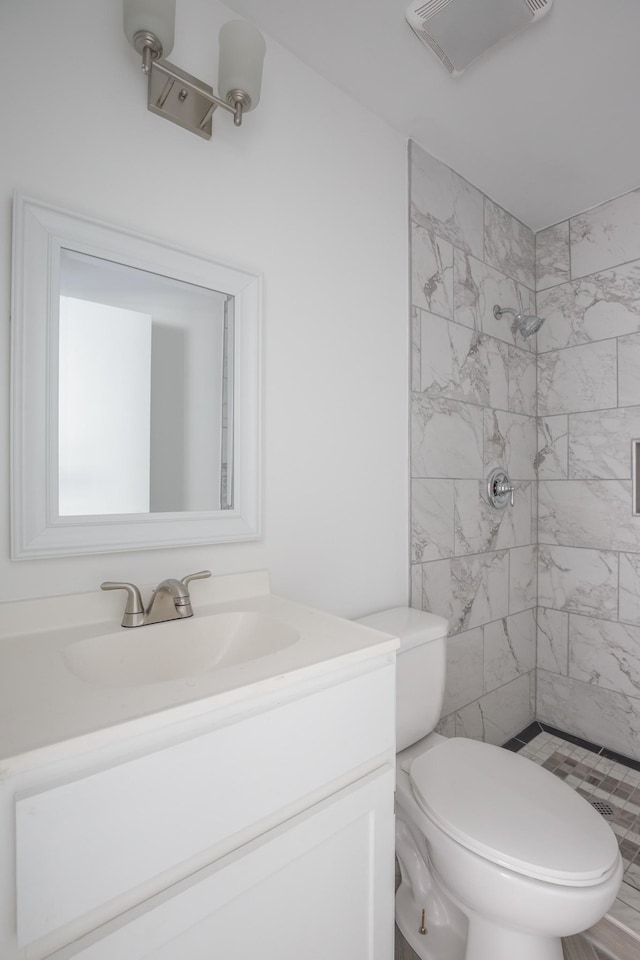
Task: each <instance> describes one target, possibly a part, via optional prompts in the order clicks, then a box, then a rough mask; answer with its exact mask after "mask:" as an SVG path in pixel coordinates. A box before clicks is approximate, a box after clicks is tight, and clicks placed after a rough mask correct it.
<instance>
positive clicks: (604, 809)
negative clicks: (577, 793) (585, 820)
mask: <svg viewBox="0 0 640 960" xmlns="http://www.w3.org/2000/svg"><path fill="white" fill-rule="evenodd" d="M589 803H590V804H591V806H592V807H593V809H594V810H597V811H598V813H600V814H602V816H603V817H604V818H605V819H606V820H613V818H614V816H615V810H614V809H613V807H612V806H611V804H610V803H604V802H603V801H602V800H589Z"/></svg>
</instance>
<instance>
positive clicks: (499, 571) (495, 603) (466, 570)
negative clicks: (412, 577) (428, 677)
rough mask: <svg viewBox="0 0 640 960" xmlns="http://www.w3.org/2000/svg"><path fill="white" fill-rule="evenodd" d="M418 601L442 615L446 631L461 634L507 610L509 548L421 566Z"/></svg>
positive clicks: (496, 617) (497, 616)
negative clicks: (420, 594)
mask: <svg viewBox="0 0 640 960" xmlns="http://www.w3.org/2000/svg"><path fill="white" fill-rule="evenodd" d="M422 570H423V580H422V603H423V607H424V609H426V610H430V611H431V612H432V613H437V614H439V615H440V616H442V617H446V618H447V619H448V620H449V623H450V633H451V634H456V633H461V632H462V631H464V630H470V629H471V628H472V627H477V626H481V625H482V624H484V623H489V622H491V621H492V620H497V619H499V618H500V617H504V616H506V615H507V613H508V612H509V592H508V591H509V551H507V550H498V551H495V552H493V553H486V554H480V555H476V556H470V557H456V558H454V559H452V560H434V561H432V562H430V563H425V564H423V565H422Z"/></svg>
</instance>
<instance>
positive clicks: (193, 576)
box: [182, 570, 211, 588]
mask: <svg viewBox="0 0 640 960" xmlns="http://www.w3.org/2000/svg"><path fill="white" fill-rule="evenodd" d="M210 576H211V570H200V572H199V573H190V574H189V576H187V577H183V578H182V584H183V586H184V587H185V588H188V587H189V584H190V583H191V581H192V580H206V579H207V578H208V577H210Z"/></svg>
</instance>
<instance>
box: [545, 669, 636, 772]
mask: <svg viewBox="0 0 640 960" xmlns="http://www.w3.org/2000/svg"><path fill="white" fill-rule="evenodd" d="M537 716H538V720H540V721H541V722H542V723H548V724H550V725H551V726H553V727H558V728H559V729H561V730H571V732H572V733H574V734H576V735H577V736H579V737H584V738H585V739H586V740H591V742H592V743H600V744H602V745H603V746H605V747H610V748H611V749H612V750H617V751H618V752H619V753H622V754H624V755H625V756H628V757H635V758H636V759H640V711H639V710H638V701H637V700H636V699H635V698H631V697H628V696H625V695H624V694H621V693H615V692H613V691H610V690H606V689H604V688H603V687H598V686H595V685H594V684H591V683H583V682H582V681H579V680H575V679H572V678H570V677H561V676H559V675H558V674H555V673H549V672H548V671H546V670H540V669H539V670H538V671H537Z"/></svg>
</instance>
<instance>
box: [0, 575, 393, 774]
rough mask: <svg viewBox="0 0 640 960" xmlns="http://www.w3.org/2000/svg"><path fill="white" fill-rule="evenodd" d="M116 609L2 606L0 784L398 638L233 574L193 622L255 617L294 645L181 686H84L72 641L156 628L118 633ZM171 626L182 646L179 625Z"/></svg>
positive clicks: (379, 650) (274, 689)
mask: <svg viewBox="0 0 640 960" xmlns="http://www.w3.org/2000/svg"><path fill="white" fill-rule="evenodd" d="M121 603H122V597H119V598H118V600H117V601H116V602H115V603H114V599H113V597H112V596H111V597H107V595H105V594H101V593H99V592H97V593H96V594H80V595H76V596H71V597H53V598H46V599H42V600H29V601H15V602H12V603H5V604H0V777H2V776H7V775H9V774H10V773H13V772H17V771H20V770H24V769H28V768H29V767H32V766H36V765H39V764H44V763H47V762H49V760H52V759H59V758H61V757H66V756H72V755H74V754H76V753H83V752H85V751H87V750H90V749H93V748H95V747H99V746H102V745H106V744H110V743H114V742H117V741H118V740H119V739H124V738H127V737H131V736H135V735H137V734H141V733H145V732H147V731H152V730H154V729H157V728H159V727H162V726H165V725H167V724H172V723H178V722H181V721H184V720H189V719H190V718H193V717H197V716H201V715H203V714H205V713H208V712H210V711H213V710H224V709H233V708H234V706H235V705H238V704H241V703H242V702H243V701H247V700H249V699H250V698H256V697H260V696H263V695H267V696H268V695H269V694H277V693H278V692H279V691H285V690H286V688H287V687H290V686H291V685H293V684H296V683H301V682H306V681H309V682H312V681H313V680H314V678H317V677H321V676H322V675H323V674H326V673H328V672H331V671H333V670H337V669H341V668H348V667H350V666H352V665H356V664H357V663H359V662H362V661H365V660H367V659H371V658H374V657H379V656H383V655H385V654H392V653H393V651H394V650H395V649H396V648H397V647H398V640H396V639H394V638H393V637H391V636H388V635H386V634H383V633H380V632H379V631H377V630H372V629H371V628H369V627H365V626H363V625H361V624H358V623H353V622H351V621H348V620H344V619H342V618H340V617H336V616H333V615H331V614H327V613H323V612H321V611H318V610H314V609H312V608H310V607H307V606H304V605H302V604H298V603H295V602H293V601H290V600H285V599H283V598H281V597H278V596H274V595H273V594H272V593H271V592H270V589H269V577H268V574H267V573H265V572H258V573H251V574H237V575H231V576H222V577H214V578H212V580H211V581H208V582H207V588H206V589H202V586H200V585H199V586H198V588H197V589H195V588H194V590H193V605H194V618H205V617H208V616H212V615H215V614H219V613H227V612H244V611H251V612H255V613H258V614H263V615H266V616H268V617H271V618H274V619H276V620H278V621H281V622H282V623H284V624H288V625H289V626H290V627H293V628H295V629H296V630H297V631H298V632H299V634H300V639H299V640H298V641H297V642H295V643H292V644H291V645H290V646H287V647H285V648H284V649H281V650H279V651H277V652H275V653H271V654H269V655H266V656H262V657H259V658H257V659H254V660H249V661H247V662H244V663H238V664H235V665H232V666H226V667H224V668H222V669H212V670H209V671H207V672H203V673H200V674H197V675H194V676H189V677H186V678H183V679H179V680H165V681H162V682H155V683H146V684H139V685H122V686H118V685H102V684H96V683H90V682H87V681H85V680H81V679H80V678H79V677H78V676H76V675H75V674H74V673H73V672H72V671H71V669H70V668H69V667H68V666H67V663H66V661H65V657H64V650H65V648H66V647H68V646H69V645H70V644H72V643H74V641H77V640H80V639H83V638H86V637H92V636H94V637H95V636H99V635H101V634H112V633H114V632H117V631H119V630H122V631H123V632H126V633H131V634H134V633H137V632H138V631H139V630H144V631H152V630H154V629H156V626H153V625H152V626H146V627H137V628H133V629H129V630H126V628H121V627H119V618H118V614H117V613H116V612H115V611H116V609H117V610H119V607H120V604H121ZM171 623H172V625H174V627H175V630H176V635H177V642H179V631H180V629H181V627H182V626H183V625H184V624H183V623H181V622H180V621H179V620H177V621H172V622H171ZM160 626H166V625H160Z"/></svg>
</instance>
